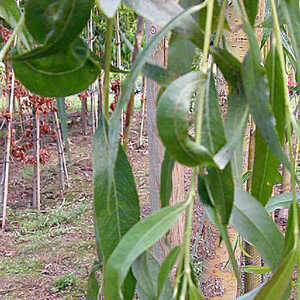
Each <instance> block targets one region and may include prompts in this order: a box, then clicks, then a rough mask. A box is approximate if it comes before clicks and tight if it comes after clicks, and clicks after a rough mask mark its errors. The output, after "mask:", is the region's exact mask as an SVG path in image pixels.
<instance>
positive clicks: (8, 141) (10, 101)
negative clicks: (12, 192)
mask: <svg viewBox="0 0 300 300" xmlns="http://www.w3.org/2000/svg"><path fill="white" fill-rule="evenodd" d="M14 90H15V74H14V72H13V73H12V79H11V90H10V97H9V99H8V112H9V118H7V134H6V151H5V155H4V162H3V174H2V180H1V183H3V185H1V203H3V209H2V230H4V229H5V223H6V211H7V196H8V176H9V167H10V148H11V134H12V117H13V98H14Z"/></svg>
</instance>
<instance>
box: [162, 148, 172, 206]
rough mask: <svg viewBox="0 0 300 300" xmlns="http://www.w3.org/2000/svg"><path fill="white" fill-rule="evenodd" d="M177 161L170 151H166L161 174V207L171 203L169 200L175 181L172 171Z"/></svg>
mask: <svg viewBox="0 0 300 300" xmlns="http://www.w3.org/2000/svg"><path fill="white" fill-rule="evenodd" d="M174 164H175V161H174V160H173V159H172V158H171V157H170V155H169V153H168V152H167V151H165V155H164V159H163V162H162V165H161V175H160V203H161V207H166V206H168V205H169V200H170V198H171V195H172V189H173V182H172V173H173V168H174Z"/></svg>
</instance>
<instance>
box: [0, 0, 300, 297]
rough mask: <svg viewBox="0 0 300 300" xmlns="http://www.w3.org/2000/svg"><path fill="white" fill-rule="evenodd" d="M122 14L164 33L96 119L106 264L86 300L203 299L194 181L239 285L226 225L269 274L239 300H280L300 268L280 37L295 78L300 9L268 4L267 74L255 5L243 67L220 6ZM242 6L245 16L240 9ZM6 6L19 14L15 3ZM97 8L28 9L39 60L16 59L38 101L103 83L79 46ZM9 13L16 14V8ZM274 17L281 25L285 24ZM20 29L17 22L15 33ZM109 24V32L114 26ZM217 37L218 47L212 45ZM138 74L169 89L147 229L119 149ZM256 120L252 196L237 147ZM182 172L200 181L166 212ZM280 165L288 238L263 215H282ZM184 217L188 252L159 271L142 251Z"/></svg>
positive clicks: (69, 2) (250, 8)
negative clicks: (220, 90) (164, 49)
mask: <svg viewBox="0 0 300 300" xmlns="http://www.w3.org/2000/svg"><path fill="white" fill-rule="evenodd" d="M7 1H8V0H7ZM120 2H121V1H120V0H115V1H111V0H110V1H104V0H103V1H97V5H99V6H100V7H101V8H102V9H103V12H104V13H105V14H106V16H107V17H108V18H112V17H113V16H114V15H115V12H116V10H117V8H118V6H119V4H120ZM124 2H125V4H126V5H127V6H128V7H130V8H132V9H134V10H135V12H136V13H137V14H139V15H141V16H143V17H145V18H147V19H149V20H150V21H151V22H153V23H155V24H157V25H159V26H161V27H162V29H161V31H160V32H158V33H157V35H156V36H155V37H153V39H152V40H151V42H150V43H149V44H148V45H146V46H145V47H144V49H143V51H142V52H141V53H140V54H139V55H138V56H137V58H136V60H135V63H134V64H133V66H132V69H131V72H130V73H128V75H127V77H126V79H125V80H124V81H123V82H122V86H121V93H120V98H119V102H118V104H117V106H116V107H115V110H114V112H113V114H112V116H111V118H110V119H109V120H106V119H105V118H104V116H103V117H102V118H101V119H100V121H99V127H98V129H97V132H96V134H95V136H94V144H93V166H94V223H95V232H96V242H97V252H98V258H99V260H102V261H103V264H104V270H103V273H104V275H103V276H104V278H103V287H102V289H101V290H99V285H98V282H97V280H96V275H95V274H96V273H95V272H96V270H97V268H98V267H99V265H96V266H95V267H94V268H93V269H92V271H91V274H90V281H89V292H88V297H89V298H90V299H97V297H98V296H97V295H99V294H100V293H102V294H103V295H104V297H105V299H132V298H133V296H134V292H135V290H137V292H138V294H139V297H141V298H143V299H172V298H175V299H203V297H202V295H201V294H200V292H199V289H198V287H197V282H196V281H195V279H194V276H193V274H192V272H191V271H192V270H191V267H190V253H189V252H190V247H189V245H190V244H189V243H190V239H189V237H190V231H191V213H192V208H193V201H194V194H195V190H194V189H195V183H196V176H198V193H199V195H200V198H201V200H202V201H203V203H204V205H205V207H206V209H207V213H208V215H209V216H210V218H211V219H212V221H213V222H214V223H215V224H216V225H217V227H218V229H219V230H220V233H221V237H222V239H223V240H224V241H225V243H226V246H227V248H228V251H229V254H230V257H231V262H232V266H233V268H234V270H235V272H236V275H237V277H238V268H237V263H236V261H235V258H234V255H233V250H232V247H231V244H230V241H229V238H228V234H227V225H228V224H232V225H233V226H234V227H235V228H236V230H237V231H238V232H239V233H240V234H241V235H242V236H243V238H244V239H245V240H247V241H248V242H249V243H251V244H252V245H254V246H255V247H256V248H257V250H258V251H259V252H260V254H261V256H262V258H263V259H264V261H265V263H266V264H267V265H268V266H269V267H270V269H271V271H272V272H273V274H272V276H271V278H270V280H269V281H268V282H267V283H265V284H264V285H263V286H259V287H258V288H257V289H256V290H254V291H252V292H250V293H249V294H247V295H244V296H243V299H253V298H254V297H255V299H259V300H260V299H285V298H284V297H285V296H286V293H289V288H290V281H291V274H292V272H293V270H294V267H295V265H296V264H299V253H300V251H299V250H300V243H299V207H298V204H297V197H296V196H297V195H296V193H295V171H294V167H293V166H294V162H293V157H292V156H290V158H289V159H288V158H287V157H286V154H285V153H284V151H283V150H282V143H283V139H284V135H285V133H286V135H287V137H288V140H289V143H290V147H291V138H290V135H291V124H292V125H293V126H294V129H295V131H296V132H297V134H299V132H300V130H299V128H298V125H297V122H296V121H295V119H294V116H293V114H291V113H290V111H289V99H288V87H287V81H286V79H285V61H284V57H283V49H282V40H281V37H280V34H281V28H282V27H283V24H287V25H288V30H289V33H290V37H291V38H290V40H289V41H290V45H291V49H292V50H293V55H294V57H295V60H294V61H293V66H294V68H295V71H296V74H297V78H298V77H299V74H300V73H299V70H300V57H299V56H300V50H299V49H300V40H299V36H300V35H299V31H300V25H299V20H300V9H299V1H298V0H282V1H281V6H280V7H276V6H275V1H274V0H271V1H270V3H271V10H272V24H273V27H272V28H271V30H270V31H271V32H272V33H273V35H274V36H273V40H274V41H275V42H274V44H273V45H272V47H271V49H270V51H269V53H268V56H267V58H266V61H265V62H264V64H263V65H262V64H261V61H262V59H261V53H260V47H259V44H258V41H257V39H256V37H255V34H254V21H255V16H256V14H257V9H258V3H259V1H258V0H255V1H253V0H251V1H247V0H244V1H235V3H236V6H237V7H236V8H237V10H238V11H239V13H240V15H241V20H242V23H243V24H242V25H243V29H244V31H245V33H246V34H247V36H248V39H249V51H248V53H247V55H246V57H245V59H244V61H243V62H242V63H241V62H240V61H239V60H237V59H236V58H235V57H234V56H233V55H232V54H231V53H230V52H229V51H228V50H227V49H226V46H225V45H223V46H222V47H218V45H219V41H220V37H222V36H223V31H222V28H225V27H226V26H225V23H224V16H225V8H226V2H225V1H224V2H220V1H213V0H206V1H204V2H201V4H199V1H196V0H191V1H188V2H187V1H182V3H181V4H182V6H181V5H179V4H175V3H174V2H173V1H166V2H163V3H158V2H156V1H147V0H138V1H137V0H124ZM241 2H242V3H243V5H240V4H241ZM1 3H2V2H0V4H1ZM8 3H9V4H10V5H12V6H13V3H14V0H11V1H8ZM220 3H221V5H220ZM93 5H94V2H93V1H83V0H78V1H75V0H65V1H50V0H43V1H41V0H28V1H27V2H26V5H25V25H26V27H23V31H22V33H21V36H23V37H24V38H23V40H24V41H25V42H26V41H27V44H28V45H29V44H30V43H29V42H28V40H26V38H28V36H29V37H31V38H30V39H29V40H30V41H31V42H33V44H38V46H37V47H36V48H34V49H33V48H30V47H29V48H28V51H27V52H25V53H24V52H23V51H22V52H20V51H18V50H16V51H15V52H16V53H15V54H14V56H13V68H14V71H15V73H16V75H17V76H18V78H19V79H20V80H21V82H22V83H23V84H24V85H25V86H26V87H28V88H29V89H30V90H31V91H33V92H35V93H38V94H40V95H44V96H56V97H60V96H65V95H69V94H72V93H77V92H80V91H82V90H84V89H85V88H86V87H87V86H88V85H89V84H91V83H92V82H93V81H94V80H95V79H96V77H97V76H98V74H99V71H100V65H99V64H98V62H97V57H95V55H93V54H92V53H90V52H89V51H88V49H87V46H86V45H85V43H84V42H83V40H81V39H80V38H79V34H80V32H81V31H82V30H83V28H84V26H85V25H86V23H87V20H88V18H89V12H90V9H91V8H92V7H93ZM2 6H3V5H2ZM4 7H5V8H6V9H7V10H8V11H9V9H10V6H9V5H4ZM75 12H76V14H75ZM279 12H280V15H281V16H282V17H281V19H280V21H281V24H280V23H278V16H277V15H278V13H279ZM10 15H12V10H11V11H10ZM19 16H20V14H19ZM19 19H20V20H21V19H22V18H20V17H19V18H18V19H17V21H18V20H19ZM199 20H200V21H199ZM203 20H205V22H204V21H203ZM16 23H17V22H16ZM204 23H205V24H206V25H205V30H204V28H203V24H204ZM41 24H43V26H41ZM108 24H110V25H109V26H112V25H111V24H112V22H108ZM13 27H14V26H13ZM16 28H17V27H16ZM110 29H111V28H108V30H110ZM215 30H216V31H217V32H216V37H215V39H216V42H214V43H213V45H211V41H212V40H214V36H213V34H212V33H213V31H215ZM170 31H171V32H172V36H171V39H170V45H169V57H168V66H167V68H166V69H163V68H161V67H159V66H157V65H154V64H152V63H150V62H148V57H149V55H150V54H151V52H152V51H153V49H154V48H155V46H156V45H157V44H158V42H159V41H160V40H161V39H162V38H163V37H164V36H165V35H166V34H168V33H169V32H170ZM25 42H23V43H24V45H25ZM107 44H109V43H107ZM223 44H225V43H223ZM25 47H26V46H25ZM196 48H198V49H200V51H201V52H202V54H203V57H202V60H203V62H202V64H201V66H200V69H199V71H191V68H192V66H193V63H194V61H195V59H194V55H195V49H196ZM107 49H109V47H108V48H107ZM208 52H209V54H210V55H211V57H212V59H213V62H214V63H215V64H216V65H217V67H218V68H219V69H220V70H221V72H222V73H223V75H224V78H225V79H226V81H227V83H228V85H229V87H230V94H229V97H228V99H229V108H228V112H227V116H226V119H225V120H223V118H222V116H221V113H220V109H219V104H218V98H217V92H216V87H215V80H214V74H213V72H212V68H210V66H209V65H208V64H207V58H208V57H207V55H208ZM105 63H106V72H109V66H110V63H111V62H110V61H106V62H105ZM207 66H208V68H207ZM141 72H143V73H144V74H145V75H146V76H148V77H149V78H151V79H153V80H155V81H156V82H157V83H158V84H160V85H161V87H162V90H161V93H160V97H159V101H158V106H157V126H158V130H159V134H160V137H161V140H162V142H163V144H164V146H165V148H166V153H165V158H164V162H163V166H162V178H161V203H162V206H163V207H164V208H163V209H162V210H160V211H159V212H156V213H154V214H152V215H150V216H149V217H147V218H145V219H143V220H140V219H139V200H138V195H137V191H136V186H135V183H134V178H133V174H132V171H131V167H130V164H129V161H128V159H127V156H126V154H125V152H124V150H123V148H122V146H121V145H120V143H119V132H120V116H121V113H122V110H124V109H125V108H126V106H127V104H128V102H129V99H130V95H131V93H132V90H133V88H134V85H135V81H136V79H137V77H138V75H139V74H140V73H141ZM298 81H299V80H298ZM195 94H196V95H197V97H198V98H199V101H198V102H199V103H197V105H196V109H195V115H196V118H195V119H196V123H195V124H194V126H195V128H196V131H195V136H196V139H195V140H194V139H193V138H192V137H191V136H190V135H189V132H190V125H191V124H190V121H189V120H190V119H191V118H190V116H189V114H190V107H191V105H190V102H191V101H192V99H193V98H194V95H195ZM249 114H251V115H252V118H253V119H254V121H255V124H256V126H257V131H256V153H255V161H254V168H253V172H252V187H251V194H250V193H248V192H246V191H243V189H242V153H243V152H242V141H243V135H244V132H245V127H246V125H247V120H248V117H249ZM274 120H275V121H274ZM286 128H287V130H285V129H286ZM291 154H292V151H291ZM175 161H177V162H179V163H181V164H184V165H186V166H190V167H193V168H194V173H193V174H194V175H193V178H192V184H191V190H190V192H189V194H188V197H187V200H186V201H184V202H182V203H179V204H177V205H175V206H169V198H170V194H171V186H170V181H171V173H172V168H173V166H174V162H175ZM280 163H282V164H284V165H285V166H286V167H287V169H289V170H290V172H291V175H292V179H293V184H292V187H293V196H292V197H291V196H289V197H288V201H286V203H285V204H286V205H288V206H290V207H291V209H290V215H289V220H288V226H287V232H286V235H285V238H284V237H283V235H282V234H281V233H280V231H279V230H278V228H277V226H276V224H275V223H274V222H273V220H272V219H271V218H270V216H269V214H268V213H269V212H270V207H272V209H274V208H275V209H276V208H279V207H281V205H282V199H279V200H278V198H276V199H274V198H273V199H272V198H271V200H269V199H270V197H271V192H272V186H273V185H274V184H275V183H277V181H278V166H279V164H280ZM291 198H292V199H291ZM184 211H186V218H187V225H186V228H185V236H186V238H185V241H184V243H183V245H182V246H179V247H175V248H174V249H172V251H171V252H170V254H169V255H168V256H167V258H166V259H165V261H164V262H163V264H162V265H161V266H159V264H158V262H157V261H156V260H155V258H154V257H153V256H152V255H151V254H149V253H148V252H147V250H148V249H149V247H151V246H152V245H153V244H154V243H155V242H157V241H158V240H159V239H160V238H162V237H163V236H164V235H165V234H166V233H167V232H168V230H169V229H170V227H171V226H172V225H173V224H174V223H175V222H176V220H177V219H178V218H179V216H180V215H181V214H182V213H183V212H184ZM176 263H177V264H178V268H177V274H176V280H175V287H174V289H173V288H172V285H171V283H170V281H169V278H168V277H169V274H170V272H171V270H172V268H173V266H174V265H175V264H176ZM298 267H299V266H298Z"/></svg>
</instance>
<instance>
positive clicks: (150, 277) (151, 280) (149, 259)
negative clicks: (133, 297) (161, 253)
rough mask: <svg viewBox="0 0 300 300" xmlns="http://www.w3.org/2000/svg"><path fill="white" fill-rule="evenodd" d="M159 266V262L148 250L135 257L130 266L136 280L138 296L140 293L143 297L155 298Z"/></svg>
mask: <svg viewBox="0 0 300 300" xmlns="http://www.w3.org/2000/svg"><path fill="white" fill-rule="evenodd" d="M159 267H160V266H159V263H158V262H157V261H156V260H155V258H154V257H153V256H152V255H150V254H149V253H148V252H145V253H143V254H142V255H141V256H140V257H138V258H137V259H136V261H135V262H134V264H133V266H132V270H133V275H134V277H135V279H136V281H137V291H138V295H139V296H140V294H142V295H144V296H143V298H145V299H155V298H156V291H157V274H158V272H159ZM139 298H141V297H139Z"/></svg>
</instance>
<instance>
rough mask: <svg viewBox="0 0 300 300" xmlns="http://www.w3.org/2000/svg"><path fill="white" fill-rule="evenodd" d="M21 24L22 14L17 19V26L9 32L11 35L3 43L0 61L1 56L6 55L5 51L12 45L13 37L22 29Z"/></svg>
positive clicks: (1, 57)
mask: <svg viewBox="0 0 300 300" xmlns="http://www.w3.org/2000/svg"><path fill="white" fill-rule="evenodd" d="M23 24H24V15H22V16H21V17H20V20H19V22H18V24H17V26H16V27H15V29H14V31H13V33H12V34H11V36H10V37H9V39H8V40H7V42H6V44H5V45H4V47H3V48H2V49H1V52H0V61H3V58H4V56H5V55H6V53H7V52H8V51H9V48H10V46H11V45H12V43H13V42H14V39H15V37H16V36H17V34H18V33H19V32H20V30H21V29H22V27H23Z"/></svg>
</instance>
